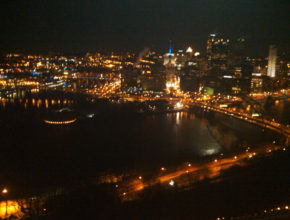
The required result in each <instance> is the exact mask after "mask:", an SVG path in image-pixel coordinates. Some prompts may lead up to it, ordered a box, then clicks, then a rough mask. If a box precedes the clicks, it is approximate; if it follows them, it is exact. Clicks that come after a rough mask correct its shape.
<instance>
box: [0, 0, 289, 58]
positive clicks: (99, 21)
mask: <svg viewBox="0 0 290 220" xmlns="http://www.w3.org/2000/svg"><path fill="white" fill-rule="evenodd" d="M0 5H1V6H0V19H1V22H0V28H1V35H0V40H1V47H0V49H1V51H2V52H14V51H15V52H26V53H39V52H45V53H46V52H48V51H54V52H56V51H58V52H64V53H77V52H86V51H89V52H95V51H104V52H106V51H139V50H142V48H144V47H149V48H154V49H156V50H157V51H165V50H166V49H167V46H168V40H172V41H173V49H179V48H183V47H186V46H188V45H191V46H192V47H193V48H194V49H195V50H199V51H202V52H203V51H204V50H205V44H206V39H207V36H208V34H209V33H211V32H219V33H222V34H223V35H224V37H228V38H230V39H231V40H233V39H235V38H237V37H239V36H246V38H247V42H248V53H249V55H250V56H266V55H267V50H268V45H269V44H271V43H277V44H278V49H279V52H281V51H288V50H289V39H290V34H289V32H290V31H289V27H290V24H289V23H290V22H289V21H290V17H289V11H290V10H289V9H290V3H289V0H66V1H65V0H37V1H36V0H1V1H0Z"/></svg>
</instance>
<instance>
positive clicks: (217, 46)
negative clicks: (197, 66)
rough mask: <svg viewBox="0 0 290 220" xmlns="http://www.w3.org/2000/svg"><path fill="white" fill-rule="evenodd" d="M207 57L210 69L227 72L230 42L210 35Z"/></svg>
mask: <svg viewBox="0 0 290 220" xmlns="http://www.w3.org/2000/svg"><path fill="white" fill-rule="evenodd" d="M206 53H207V54H206V55H207V60H208V64H209V67H210V69H212V68H217V69H220V70H226V67H227V58H228V53H229V40H228V39H223V38H221V37H219V36H218V35H217V34H210V35H209V37H208V40H207V45H206Z"/></svg>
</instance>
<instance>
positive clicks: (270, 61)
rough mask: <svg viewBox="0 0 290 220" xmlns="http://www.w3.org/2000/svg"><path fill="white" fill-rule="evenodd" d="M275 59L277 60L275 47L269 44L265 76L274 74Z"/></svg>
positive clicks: (273, 75)
mask: <svg viewBox="0 0 290 220" xmlns="http://www.w3.org/2000/svg"><path fill="white" fill-rule="evenodd" d="M276 60H277V47H276V46H275V45H270V47H269V57H268V71H267V76H269V77H275V76H276Z"/></svg>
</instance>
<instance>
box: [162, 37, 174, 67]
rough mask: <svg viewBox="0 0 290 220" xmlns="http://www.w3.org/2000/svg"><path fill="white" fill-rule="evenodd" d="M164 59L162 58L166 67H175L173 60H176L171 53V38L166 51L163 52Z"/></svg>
mask: <svg viewBox="0 0 290 220" xmlns="http://www.w3.org/2000/svg"><path fill="white" fill-rule="evenodd" d="M163 57H164V60H163V65H164V66H165V67H167V68H174V67H175V62H176V57H175V54H174V53H172V42H171V40H170V41H169V49H168V53H166V54H164V56H163Z"/></svg>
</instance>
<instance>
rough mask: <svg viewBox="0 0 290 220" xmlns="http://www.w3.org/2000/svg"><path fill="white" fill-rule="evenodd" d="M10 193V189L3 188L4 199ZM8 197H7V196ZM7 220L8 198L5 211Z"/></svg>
mask: <svg viewBox="0 0 290 220" xmlns="http://www.w3.org/2000/svg"><path fill="white" fill-rule="evenodd" d="M7 193H8V189H7V188H3V190H2V194H3V197H4V196H5V195H6V194H7ZM5 197H6V196H5ZM6 218H7V198H6V209H5V219H6Z"/></svg>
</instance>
